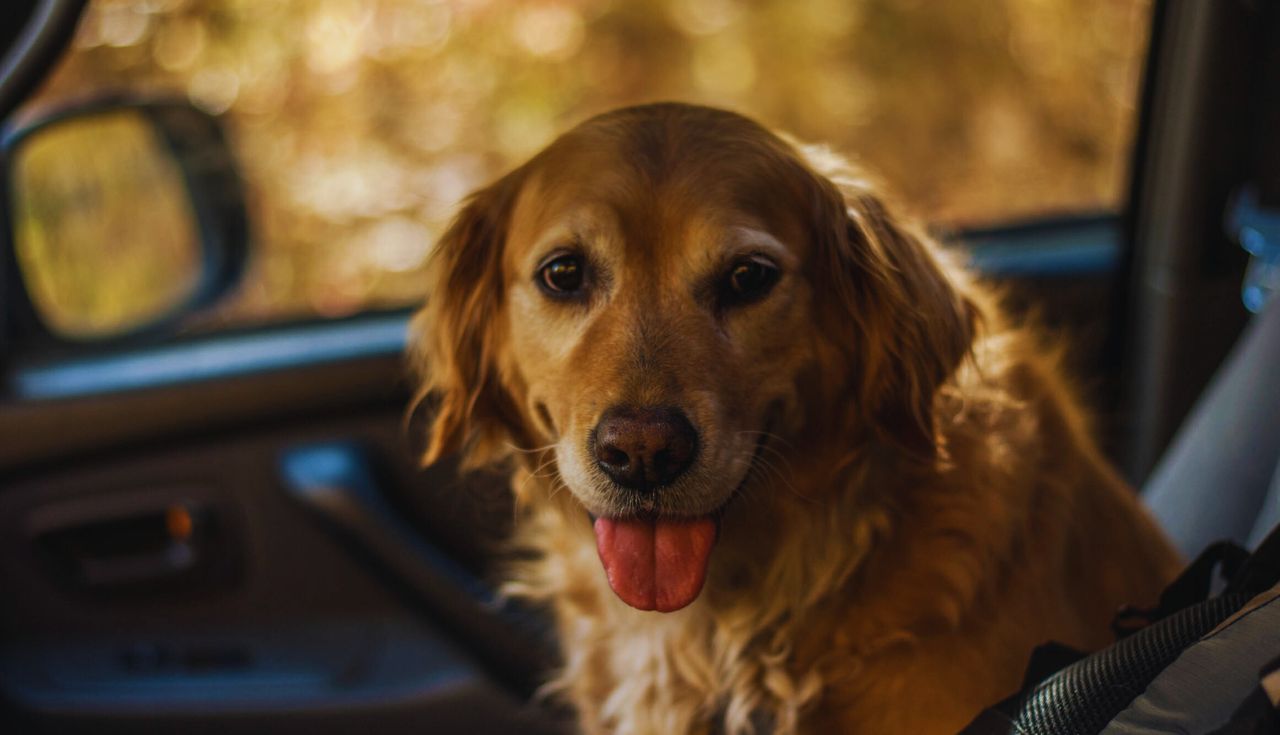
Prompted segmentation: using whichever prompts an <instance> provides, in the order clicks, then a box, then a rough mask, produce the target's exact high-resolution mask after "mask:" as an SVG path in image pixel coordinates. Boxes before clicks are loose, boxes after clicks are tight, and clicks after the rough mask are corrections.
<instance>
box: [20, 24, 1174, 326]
mask: <svg viewBox="0 0 1280 735" xmlns="http://www.w3.org/2000/svg"><path fill="white" fill-rule="evenodd" d="M1149 2H1150V0H947V1H946V2H937V1H931V0H804V1H803V2H801V1H797V0H529V1H514V0H434V1H433V0H363V1H360V0H211V1H208V2H198V1H196V0H94V1H93V2H92V3H91V4H90V7H89V11H88V13H87V15H86V17H85V18H84V20H83V22H82V24H81V27H80V29H79V31H78V34H77V36H76V39H75V42H74V48H73V49H72V51H71V53H69V54H68V56H67V57H66V59H65V60H64V62H63V63H62V64H61V66H60V67H59V69H58V70H57V71H56V73H55V74H54V76H53V77H52V79H51V80H50V81H49V83H48V84H47V85H46V86H45V88H44V89H43V91H42V92H41V94H40V96H39V98H38V100H37V102H36V103H35V104H36V105H37V106H38V105H40V104H43V103H53V102H58V101H65V100H67V99H68V98H76V97H83V96H92V95H99V94H103V93H107V92H118V91H123V90H128V91H145V92H160V93H176V94H179V95H183V96H185V97H187V98H189V99H190V100H191V101H192V102H194V103H195V104H196V105H198V106H200V107H202V108H203V109H205V110H206V111H209V112H211V113H214V114H216V115H219V116H220V117H221V119H222V121H223V122H224V124H225V126H226V127H227V129H228V131H229V134H230V136H231V138H232V140H233V142H234V144H235V146H236V149H237V152H238V155H239V158H240V161H241V165H242V171H243V175H244V178H245V180H246V183H247V185H248V187H249V190H250V197H251V207H252V211H251V215H252V218H253V223H254V255H253V261H252V263H251V265H250V270H249V273H248V275H247V276H246V278H245V282H244V284H243V287H242V288H241V289H240V292H239V293H238V294H237V295H236V297H235V298H234V299H231V300H230V301H229V303H228V304H226V305H225V306H224V307H222V308H221V309H220V310H219V311H218V312H217V313H216V314H214V315H213V316H212V317H206V318H205V319H203V320H202V321H201V324H200V325H199V326H200V328H209V327H213V326H222V325H226V324H243V323H252V322H261V321H274V320H278V319H285V318H292V317H300V316H307V315H314V314H318V315H322V316H338V315H343V314H349V313H352V312H355V311H358V310H361V309H365V308H376V307H383V306H392V305H402V304H406V303H410V302H413V301H415V300H417V299H419V298H421V296H422V278H421V272H422V267H423V264H424V261H425V259H426V257H427V255H428V254H429V252H430V249H431V245H432V243H433V242H434V239H435V237H436V236H437V234H438V233H440V232H441V231H442V229H443V227H444V226H445V224H446V223H447V221H448V218H449V216H450V215H451V213H452V212H453V210H454V207H455V205H456V204H457V202H458V201H459V200H460V199H461V198H462V197H463V196H464V195H465V194H466V193H467V192H468V191H470V190H471V189H473V188H475V187H477V186H479V185H481V184H483V183H484V182H485V181H486V180H488V179H489V178H491V177H492V176H494V175H496V174H498V173H500V172H501V171H502V170H503V169H505V168H507V167H509V166H511V165H513V164H514V163H517V162H519V161H520V160H521V159H523V158H524V157H526V156H528V155H529V154H531V153H532V152H534V151H535V150H537V149H538V148H539V147H541V146H543V145H544V144H546V143H547V142H548V141H549V140H550V139H551V138H553V137H554V136H555V135H556V133H557V132H559V131H562V130H564V129H566V128H568V127H570V126H572V125H573V124H575V123H576V122H579V121H581V120H582V119H584V118H586V117H588V116H590V115H592V114H595V113H598V112H601V111H604V110H607V109H610V108H613V107H617V106H620V105H626V104H632V103H637V102H643V101H652V100H661V99H677V100H686V101H692V102H701V103H708V104H713V105H718V106H723V107H728V108H731V109H735V110H739V111H741V112H744V113H747V114H749V115H752V116H754V117H756V118H758V119H760V120H761V121H762V122H764V123H765V124H766V125H769V126H772V127H775V128H778V129H782V130H786V131H789V132H790V133H792V134H793V135H795V136H796V137H798V138H800V139H801V140H805V141H811V142H825V143H828V144H830V145H831V146H832V147H833V148H835V149H836V150H838V151H841V152H842V153H844V154H846V155H849V156H850V157H852V158H854V159H856V160H858V161H860V162H861V163H862V164H863V165H864V166H865V167H867V168H868V169H870V170H871V171H872V172H873V173H874V174H875V175H877V176H878V177H879V178H881V179H882V180H883V181H885V182H886V183H887V184H888V186H889V188H890V190H891V191H893V192H894V193H895V194H896V195H897V197H898V198H900V199H902V200H903V201H906V202H909V203H910V205H911V206H912V207H913V208H914V209H915V212H916V214H919V215H921V216H924V217H926V218H928V219H929V220H931V221H933V222H937V223H943V224H947V225H952V226H955V225H964V224H989V223H993V222H998V221H1008V220H1015V219H1025V218H1029V217H1034V216H1040V215H1045V214H1052V213H1065V212H1077V211H1097V210H1106V209H1112V208H1114V207H1116V206H1117V204H1118V203H1119V202H1120V201H1121V198H1122V194H1123V189H1124V186H1125V182H1126V177H1127V171H1126V166H1127V160H1128V151H1129V149H1130V145H1131V139H1132V137H1133V131H1134V125H1135V105H1136V102H1137V96H1138V86H1139V77H1140V75H1141V69H1142V60H1143V58H1144V54H1145V50H1146V32H1147V26H1148V23H1149V13H1150V7H1149ZM85 287H86V288H91V287H93V288H110V284H86V286H85ZM118 298H129V294H128V293H121V294H119V295H118Z"/></svg>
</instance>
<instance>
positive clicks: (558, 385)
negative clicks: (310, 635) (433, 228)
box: [421, 105, 970, 611]
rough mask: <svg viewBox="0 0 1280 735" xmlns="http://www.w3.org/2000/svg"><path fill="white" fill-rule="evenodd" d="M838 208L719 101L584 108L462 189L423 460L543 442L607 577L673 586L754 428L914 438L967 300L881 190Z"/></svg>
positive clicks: (676, 598) (925, 438)
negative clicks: (858, 206) (559, 132)
mask: <svg viewBox="0 0 1280 735" xmlns="http://www.w3.org/2000/svg"><path fill="white" fill-rule="evenodd" d="M850 204H851V203H850V202H847V201H846V200H845V198H844V196H843V195H842V194H841V193H840V191H839V190H838V189H837V188H836V187H835V186H834V185H832V184H831V182H829V181H827V180H826V179H823V178H822V177H821V176H818V175H817V174H815V173H814V172H813V171H812V170H811V169H810V168H809V166H808V165H807V162H806V161H805V160H803V159H802V158H801V157H800V156H799V154H798V153H797V152H796V151H795V150H794V149H793V148H791V147H790V146H789V145H787V144H786V143H784V142H783V141H781V140H780V139H778V138H777V137H775V136H773V135H772V134H770V133H768V132H767V131H765V130H764V129H763V128H760V127H759V126H758V125H756V124H754V123H752V122H751V121H749V120H746V119H744V118H741V117H739V116H736V115H732V114H730V113H724V112H720V111H715V110H708V109H705V108H694V107H687V106H677V105H660V106H650V107H644V108H631V109H629V110H623V111H620V112H617V113H612V114H610V115H606V116H603V117H601V118H596V119H594V120H592V121H589V122H588V123H584V124H583V125H582V126H579V127H578V128H576V129H575V130H573V131H571V132H570V133H568V134H566V135H565V136H563V137H562V138H560V139H559V140H557V141H556V142H555V143H554V144H552V145H551V146H550V147H549V148H548V149H546V150H545V151H543V152H542V153H541V154H539V155H538V156H537V157H535V158H534V159H533V160H532V161H530V162H529V163H528V164H526V165H525V166H523V167H521V168H520V169H517V170H516V171H515V172H513V173H511V174H509V175H508V176H506V177H505V178H503V179H501V180H500V181H498V182H497V183H495V184H494V185H492V186H491V187H489V188H488V189H485V190H483V191H481V192H479V193H478V194H477V195H476V196H475V197H473V199H472V200H471V202H470V203H469V205H468V206H467V207H466V208H465V209H464V210H463V212H462V214H460V215H459V217H458V219H457V220H456V221H455V223H454V225H453V227H452V229H451V230H450V232H449V233H448V234H447V235H446V236H445V238H444V240H443V241H442V243H441V244H440V250H439V251H438V252H437V255H436V258H437V260H436V262H435V264H434V265H435V266H436V269H435V271H434V272H435V276H436V282H435V284H434V285H435V288H434V289H433V291H432V293H431V294H430V296H429V297H428V298H429V303H428V307H427V308H426V309H425V310H424V312H423V318H422V320H421V329H422V330H423V331H424V332H425V335H424V336H425V337H426V339H424V340H423V341H422V345H423V352H424V353H425V354H424V359H425V370H426V378H427V380H426V387H427V389H428V390H430V391H434V392H435V394H436V395H437V397H438V398H439V399H440V407H439V410H438V412H437V414H436V419H435V425H434V427H433V434H432V437H431V448H430V450H429V452H428V454H429V459H434V458H435V457H436V456H439V455H440V454H442V453H444V452H447V451H452V450H456V449H463V450H467V451H470V452H471V453H472V454H473V455H477V456H476V459H479V460H481V461H483V460H486V459H490V458H492V457H494V456H497V455H501V454H502V447H503V446H504V445H507V444H516V445H523V446H524V447H533V446H550V447H553V450H554V471H555V472H557V473H558V476H559V477H558V479H559V480H560V481H562V482H563V484H564V485H565V486H566V487H567V488H568V490H569V492H571V493H572V494H573V496H574V497H575V498H576V499H577V501H578V502H579V504H580V505H581V508H582V511H583V512H585V513H589V514H590V515H591V516H592V517H593V518H594V519H595V521H594V525H595V530H596V537H597V546H598V549H599V553H600V557H601V560H602V562H603V564H604V567H605V570H606V572H607V573H608V576H609V581H610V583H611V585H612V586H613V589H614V591H615V592H617V593H618V595H619V596H620V597H621V598H622V599H623V600H624V601H626V602H627V603H629V604H631V605H633V606H635V607H638V608H641V609H658V610H664V611H665V610H674V609H678V608H680V607H683V606H684V605H686V604H688V603H689V602H691V601H692V600H693V599H694V598H695V597H696V596H697V594H698V592H699V590H700V589H701V587H702V584H703V579H704V576H705V573H706V567H707V559H708V556H709V554H710V552H711V548H712V545H713V544H714V543H715V540H716V537H717V534H718V527H717V518H718V517H719V514H720V512H721V510H722V509H723V508H724V507H725V506H726V504H727V503H729V502H731V501H732V499H733V498H734V496H735V494H736V493H738V492H739V491H740V490H741V489H742V487H743V485H744V483H746V482H748V481H749V480H750V478H751V477H753V473H752V470H753V468H754V466H755V463H756V461H757V459H758V458H759V457H760V452H761V451H762V449H764V448H765V445H766V444H767V443H768V442H770V441H773V440H774V439H780V440H781V441H782V442H784V446H790V447H791V448H792V449H794V448H795V447H794V442H797V441H798V442H802V443H810V444H811V443H814V442H823V441H837V442H838V441H840V440H841V437H840V436H839V434H842V433H843V434H845V437H844V440H846V441H850V442H852V441H854V437H853V436H852V435H851V434H856V435H866V436H873V435H876V434H877V433H879V432H881V430H883V432H884V433H885V435H886V436H895V437H898V438H899V439H901V440H902V441H901V442H900V443H901V444H902V445H904V446H907V447H912V448H914V449H916V450H923V451H924V453H926V454H927V452H928V449H929V446H930V443H931V441H932V429H931V425H930V421H931V418H930V416H929V415H928V402H929V401H930V400H931V398H932V392H933V389H934V388H936V385H937V383H938V382H939V381H941V380H942V379H943V378H945V376H946V373H948V372H949V371H950V370H951V369H952V368H954V365H955V362H956V361H958V360H959V358H960V354H961V353H963V351H964V349H965V347H966V346H967V344H968V338H969V337H968V334H969V328H970V327H969V323H968V321H969V320H968V317H967V314H966V313H965V311H966V309H965V308H964V305H963V304H962V303H961V302H960V300H959V298H958V297H957V296H956V295H955V294H954V292H953V291H952V290H951V289H950V288H949V287H948V286H947V284H946V282H945V279H944V278H943V277H942V276H941V274H940V273H939V272H938V270H937V268H936V267H935V266H934V264H933V263H932V261H931V257H930V255H929V254H928V253H927V252H926V251H925V250H924V248H923V247H922V246H921V244H920V243H919V242H916V241H915V240H914V239H912V238H910V237H909V236H907V235H905V234H904V233H902V232H901V231H899V230H898V229H896V228H894V227H893V226H892V225H891V223H890V222H889V221H888V220H887V216H886V215H885V214H884V212H883V208H882V207H881V206H880V205H879V203H878V202H877V201H874V200H868V201H866V202H863V204H864V205H865V206H866V207H867V210H868V211H861V212H859V211H853V212H852V217H851V210H850ZM860 220H861V221H860ZM904 278H914V279H916V281H917V282H916V283H915V284H913V285H904V284H903V279H904ZM877 300H878V301H879V302H878V303H877ZM913 300H914V303H913ZM934 303H940V304H942V305H943V307H942V308H943V309H944V310H945V311H946V312H947V317H948V318H947V319H943V320H939V318H938V315H937V314H935V313H931V312H932V311H933V310H932V309H931V308H930V304H934ZM886 309H888V310H892V309H901V310H903V313H898V314H894V313H887V312H886V311H885V310H886ZM929 320H934V323H932V324H926V323H923V322H927V321H929ZM946 330H951V331H952V332H953V334H952V335H951V336H950V337H947V336H945V332H946ZM939 332H942V333H943V334H944V336H943V337H942V338H941V339H934V338H933V337H931V335H932V334H937V333H939ZM860 340H871V341H870V342H868V343H865V344H859V341H860ZM910 349H920V350H933V351H934V352H935V353H940V354H934V355H914V356H908V355H906V354H904V352H905V350H910ZM895 361H897V363H898V364H894V362H895ZM908 362H910V363H911V364H907V363H908ZM905 369H911V370H913V371H915V375H912V376H904V375H895V374H894V371H901V370H905ZM877 392H879V395H876V393H877ZM832 434H836V436H832ZM781 437H788V438H786V439H782V438H781ZM801 449H803V447H801ZM772 450H773V451H782V450H781V449H780V448H777V447H775V448H772Z"/></svg>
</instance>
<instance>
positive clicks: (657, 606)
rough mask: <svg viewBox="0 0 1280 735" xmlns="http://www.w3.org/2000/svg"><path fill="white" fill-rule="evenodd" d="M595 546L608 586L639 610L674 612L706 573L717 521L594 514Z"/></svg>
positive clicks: (695, 592)
mask: <svg viewBox="0 0 1280 735" xmlns="http://www.w3.org/2000/svg"><path fill="white" fill-rule="evenodd" d="M595 529H596V550H597V551H599V552H600V561H601V562H602V563H603V564H604V572H605V574H606V575H607V576H608V577H609V586H610V587H612V588H613V591H614V593H615V594H617V595H618V597H620V598H622V601H623V602H625V603H627V604H628V605H630V606H632V607H634V608H637V609H640V610H658V611H659V612H673V611H675V610H679V609H680V608H682V607H684V606H685V605H688V604H689V603H691V602H693V601H694V599H695V598H696V597H697V596H698V593H699V592H701V591H702V582H703V580H704V579H705V578H706V576H707V559H708V557H710V556H711V546H712V545H713V544H714V543H715V542H716V522H715V521H714V520H713V519H711V518H705V517H704V518H696V519H693V520H678V521H677V520H656V521H655V520H634V519H632V520H618V519H614V518H597V519H596V523H595Z"/></svg>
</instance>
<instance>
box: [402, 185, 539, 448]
mask: <svg viewBox="0 0 1280 735" xmlns="http://www.w3.org/2000/svg"><path fill="white" fill-rule="evenodd" d="M522 180H523V179H522V176H521V174H520V171H519V170H517V171H516V172H513V173H511V174H508V175H507V176H505V177H504V178H502V179H500V180H498V181H497V182H496V183H494V184H492V185H490V186H488V187H486V188H484V189H481V190H480V191H477V192H475V193H474V194H472V195H471V196H470V197H469V198H468V199H467V201H466V202H465V203H464V205H463V207H462V209H461V211H460V212H459V213H458V214H457V215H456V216H455V217H454V219H453V222H452V223H450V225H449V228H448V230H446V231H445V233H444V236H443V237H441V238H440V241H439V242H438V243H437V244H436V247H435V250H434V251H433V252H432V255H431V259H430V261H429V265H428V276H427V279H428V292H427V302H426V305H425V306H424V307H423V308H422V309H421V310H420V311H419V312H418V313H417V314H416V315H415V316H414V319H413V323H412V325H411V327H410V335H411V337H410V357H411V360H412V361H413V364H414V368H415V369H416V371H417V373H418V376H419V378H420V381H421V382H420V389H419V392H418V396H417V400H416V401H415V406H420V407H422V408H424V409H425V410H426V411H427V419H428V422H429V424H428V425H429V428H428V430H427V438H426V443H425V450H424V452H423V456H422V463H423V465H424V466H425V465H430V464H433V463H435V462H436V461H437V460H439V459H440V458H442V457H444V456H446V455H451V454H454V453H460V454H461V460H462V464H463V466H465V467H479V466H482V465H485V464H489V463H491V462H493V461H496V460H498V459H500V458H501V457H502V456H503V455H504V454H505V453H506V452H505V451H504V449H503V448H504V446H506V444H507V443H509V442H511V441H520V439H521V438H522V437H521V436H520V435H521V432H522V430H521V426H522V421H521V420H520V418H519V411H518V409H517V408H516V404H515V401H514V399H513V398H512V397H511V395H510V393H509V392H508V390H507V388H506V387H505V386H504V385H503V381H502V379H501V376H500V374H499V369H498V354H497V353H498V350H499V348H500V345H501V344H502V343H501V340H502V339H503V336H504V332H505V326H504V322H503V319H502V305H503V299H504V295H505V292H506V289H505V284H504V283H503V272H502V255H503V251H504V249H505V242H506V238H507V231H508V227H509V221H510V218H511V210H512V208H513V207H514V206H515V198H516V196H517V194H518V193H519V190H520V186H521V182H522Z"/></svg>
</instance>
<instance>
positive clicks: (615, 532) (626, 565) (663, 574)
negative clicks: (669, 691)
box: [593, 432, 768, 613]
mask: <svg viewBox="0 0 1280 735" xmlns="http://www.w3.org/2000/svg"><path fill="white" fill-rule="evenodd" d="M767 436H768V432H762V434H761V436H760V438H759V439H758V440H757V442H756V448H755V452H754V454H753V455H752V458H751V465H752V466H754V465H755V462H756V459H757V458H758V457H759V456H760V451H761V450H762V449H763V448H764V443H765V440H766V437H767ZM751 472H752V468H751V467H748V469H747V472H746V475H745V476H744V477H743V479H742V481H741V482H740V483H739V484H738V487H737V488H735V489H734V491H733V493H731V494H730V496H729V499H728V500H726V501H725V502H724V504H723V505H721V506H720V507H719V508H718V509H716V510H715V511H713V512H712V513H708V514H707V515H704V516H697V517H692V518H664V517H661V516H640V517H631V518H607V517H598V518H596V517H593V527H594V529H595V533H596V551H597V552H598V553H599V555H600V562H601V564H603V565H604V572H605V576H606V577H607V578H608V580H609V587H610V588H612V589H613V592H614V594H616V595H617V596H618V598H619V599H621V600H622V601H623V602H625V603H627V604H628V605H630V606H631V607H634V608H636V609H637V610H656V611H658V612H664V613H665V612H675V611H676V610H679V609H681V608H683V607H685V606H687V605H689V604H690V603H692V602H693V601H694V600H696V599H697V598H698V595H699V593H701V592H702V587H703V584H705V582H706V578H707V567H708V564H709V562H710V560H711V549H712V548H713V547H714V546H715V543H716V539H717V538H718V537H719V535H720V518H721V517H722V516H723V515H724V510H725V508H726V507H727V506H728V505H729V503H730V502H732V500H733V498H735V497H736V496H737V495H738V492H739V491H740V490H741V489H742V486H743V485H745V484H746V482H747V480H748V479H749V478H750V477H751Z"/></svg>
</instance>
